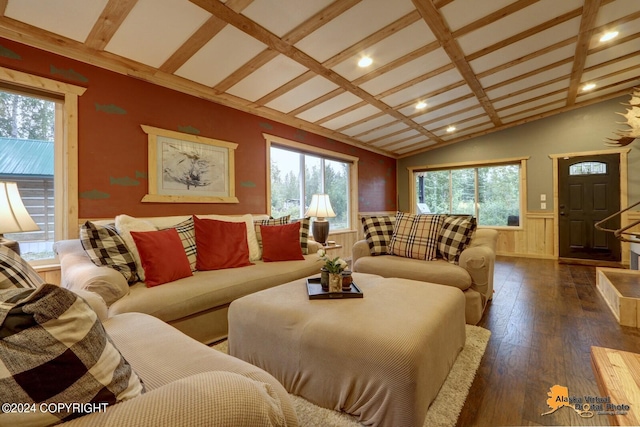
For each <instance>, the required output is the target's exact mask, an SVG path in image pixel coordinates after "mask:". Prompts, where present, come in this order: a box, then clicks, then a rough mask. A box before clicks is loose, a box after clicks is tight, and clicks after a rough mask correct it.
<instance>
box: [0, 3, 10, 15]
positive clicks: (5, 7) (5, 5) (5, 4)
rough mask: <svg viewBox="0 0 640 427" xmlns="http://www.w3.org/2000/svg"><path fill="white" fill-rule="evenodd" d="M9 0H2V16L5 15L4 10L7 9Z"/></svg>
mask: <svg viewBox="0 0 640 427" xmlns="http://www.w3.org/2000/svg"><path fill="white" fill-rule="evenodd" d="M8 4H9V0H0V16H4V12H5V11H6V10H7V5H8Z"/></svg>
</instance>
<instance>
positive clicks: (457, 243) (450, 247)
mask: <svg viewBox="0 0 640 427" xmlns="http://www.w3.org/2000/svg"><path fill="white" fill-rule="evenodd" d="M476 226H477V223H476V219H475V218H473V217H466V216H458V217H456V216H448V217H446V218H445V219H444V222H443V224H442V228H441V229H440V236H439V237H438V257H440V258H442V259H444V260H446V261H449V262H451V263H454V264H457V263H458V261H459V259H460V254H461V253H462V251H463V250H464V249H465V248H466V247H467V246H469V243H470V242H471V237H472V236H473V233H474V232H475V231H476Z"/></svg>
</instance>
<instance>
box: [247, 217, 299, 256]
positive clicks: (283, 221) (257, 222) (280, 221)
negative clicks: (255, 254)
mask: <svg viewBox="0 0 640 427" xmlns="http://www.w3.org/2000/svg"><path fill="white" fill-rule="evenodd" d="M290 217H291V215H286V216H282V217H280V218H269V219H254V220H253V227H254V228H255V230H256V237H257V238H258V245H259V246H260V249H262V232H261V231H260V226H261V225H287V224H289V218H290Z"/></svg>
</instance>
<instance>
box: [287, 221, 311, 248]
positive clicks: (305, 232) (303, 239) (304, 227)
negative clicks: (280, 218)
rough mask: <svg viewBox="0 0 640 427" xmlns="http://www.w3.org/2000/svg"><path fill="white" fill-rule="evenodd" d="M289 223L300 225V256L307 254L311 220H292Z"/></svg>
mask: <svg viewBox="0 0 640 427" xmlns="http://www.w3.org/2000/svg"><path fill="white" fill-rule="evenodd" d="M291 222H299V223H300V248H301V249H302V255H308V254H309V229H310V228H311V218H309V217H307V218H300V219H294V220H293V221H291Z"/></svg>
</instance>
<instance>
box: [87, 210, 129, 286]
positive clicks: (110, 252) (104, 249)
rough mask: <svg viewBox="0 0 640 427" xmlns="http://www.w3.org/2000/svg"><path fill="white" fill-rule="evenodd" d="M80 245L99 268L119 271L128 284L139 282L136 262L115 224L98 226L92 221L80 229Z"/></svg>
mask: <svg viewBox="0 0 640 427" xmlns="http://www.w3.org/2000/svg"><path fill="white" fill-rule="evenodd" d="M80 243H82V247H83V248H84V250H85V252H86V253H87V255H88V256H89V258H90V259H91V261H93V263H94V264H95V265H97V266H99V267H100V266H103V265H104V266H107V267H110V268H113V269H114V270H116V271H119V272H120V273H121V274H122V275H123V276H124V278H125V279H127V282H128V283H134V282H136V281H137V280H138V275H137V273H136V270H137V268H136V261H135V259H134V258H133V254H132V253H131V252H130V251H129V247H128V246H127V245H126V244H125V243H124V240H122V238H121V237H120V235H119V234H118V231H117V230H116V227H115V225H114V224H107V225H98V224H94V223H93V222H91V221H87V222H85V223H84V224H83V225H82V226H81V227H80Z"/></svg>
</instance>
